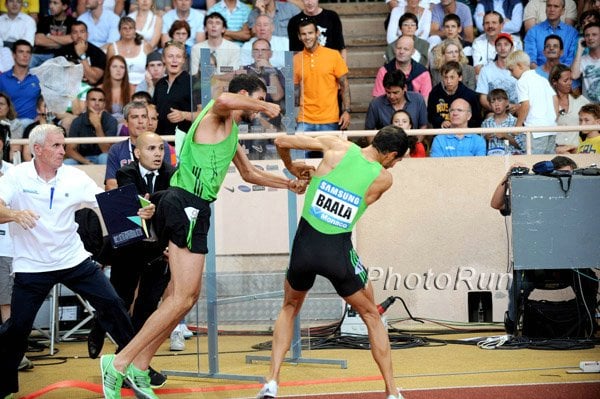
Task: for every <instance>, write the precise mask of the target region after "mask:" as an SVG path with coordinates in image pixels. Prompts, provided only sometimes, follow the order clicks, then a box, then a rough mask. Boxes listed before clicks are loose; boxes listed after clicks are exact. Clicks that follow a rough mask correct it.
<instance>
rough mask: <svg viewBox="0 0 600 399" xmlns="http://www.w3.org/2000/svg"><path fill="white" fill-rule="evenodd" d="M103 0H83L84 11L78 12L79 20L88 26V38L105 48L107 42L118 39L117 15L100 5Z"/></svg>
mask: <svg viewBox="0 0 600 399" xmlns="http://www.w3.org/2000/svg"><path fill="white" fill-rule="evenodd" d="M103 4H104V0H85V8H86V10H87V11H86V12H84V13H83V14H79V17H78V18H77V19H78V20H79V21H82V22H85V24H86V25H87V28H88V35H89V36H88V40H89V41H90V42H91V43H93V44H94V45H95V46H97V47H100V48H102V49H105V48H106V46H107V45H108V44H109V43H112V42H116V41H117V40H119V17H117V16H116V15H115V13H114V12H112V11H111V10H107V9H105V8H104V7H103V6H102V5H103Z"/></svg>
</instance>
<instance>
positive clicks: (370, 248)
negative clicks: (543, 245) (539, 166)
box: [84, 155, 600, 322]
mask: <svg viewBox="0 0 600 399" xmlns="http://www.w3.org/2000/svg"><path fill="white" fill-rule="evenodd" d="M549 158H551V157H550V156H521V157H512V158H503V157H479V158H446V159H432V158H425V159H405V160H403V161H402V162H401V163H399V164H397V165H396V167H395V168H394V169H392V173H393V175H394V185H393V186H392V188H391V189H390V190H389V192H387V193H386V194H385V195H384V196H383V197H382V198H381V199H380V200H379V201H378V202H377V203H375V204H374V205H373V206H371V207H370V208H369V209H368V210H367V212H366V213H365V215H364V216H363V218H362V219H361V221H360V223H359V224H358V225H357V228H356V231H355V241H356V248H357V250H358V253H359V254H360V256H361V258H362V260H363V262H364V263H365V264H366V265H367V266H368V267H369V268H370V277H371V279H372V281H373V283H374V287H375V289H376V300H377V301H382V300H383V299H385V298H387V297H388V296H400V297H402V298H403V299H404V300H405V301H406V304H407V306H408V308H409V310H410V312H411V313H412V314H413V315H414V316H419V317H424V318H435V319H443V320H452V321H460V322H466V321H468V320H469V314H468V303H467V297H468V293H469V292H471V291H490V292H491V294H492V298H493V300H492V307H493V320H494V321H501V320H502V319H503V314H504V311H505V310H506V307H507V290H506V288H507V284H508V282H509V279H508V276H507V275H506V271H507V267H508V255H507V252H508V239H507V233H506V227H505V218H504V217H502V216H501V215H500V214H499V212H498V211H495V210H493V209H492V208H490V206H489V201H490V197H491V194H492V192H493V190H494V189H495V187H496V185H497V184H498V182H499V181H500V179H501V178H502V175H503V174H504V173H505V172H506V170H507V169H508V168H509V167H510V165H512V163H514V162H516V161H518V162H521V163H525V164H527V165H532V164H533V163H535V162H537V161H540V160H546V159H549ZM572 158H573V159H575V161H576V162H577V163H578V164H579V165H580V166H587V165H589V164H592V163H597V164H600V155H576V156H575V155H574V156H572ZM255 164H257V165H259V166H260V167H263V168H265V169H268V170H273V171H274V172H276V173H280V171H281V165H280V164H279V162H278V161H261V162H256V163H255ZM84 169H85V170H87V171H88V172H89V173H90V175H92V176H93V177H94V178H96V179H97V181H99V182H101V181H102V177H103V171H102V169H101V168H99V167H85V168H84ZM599 184H600V179H599ZM287 200H288V193H287V191H286V190H273V189H264V188H262V187H252V186H251V185H247V184H245V183H243V182H242V181H241V179H240V177H239V175H238V174H237V172H236V171H235V170H234V169H233V168H232V169H231V170H230V173H229V174H228V176H227V178H226V181H225V184H224V186H223V188H222V189H221V192H220V194H219V200H217V202H216V203H215V217H216V223H215V226H213V227H214V228H215V233H216V246H217V255H218V260H217V267H218V270H219V271H220V272H234V271H235V272H257V273H261V272H264V273H266V272H272V271H277V270H279V271H283V270H280V269H282V264H281V262H274V263H276V264H275V265H272V266H270V265H268V263H269V262H265V261H264V259H261V257H260V255H261V254H271V255H272V254H285V253H287V252H288V242H289V238H288V222H287ZM301 204H302V197H299V198H298V209H300V208H301ZM599 222H600V221H595V223H596V224H598V223H599ZM582 245H585V244H584V243H582ZM599 256H600V249H599ZM219 259H223V260H224V259H227V260H226V261H223V262H219ZM232 259H235V260H234V261H233V260H232ZM266 263H267V264H266ZM388 314H389V316H390V317H394V318H396V317H405V316H406V312H405V311H404V309H403V308H402V306H400V305H398V304H397V305H394V306H393V307H392V308H390V311H389V312H388Z"/></svg>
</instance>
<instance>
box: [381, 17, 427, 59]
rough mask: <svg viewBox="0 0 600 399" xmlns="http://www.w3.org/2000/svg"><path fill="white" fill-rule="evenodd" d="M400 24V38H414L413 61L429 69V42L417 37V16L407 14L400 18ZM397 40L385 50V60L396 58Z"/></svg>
mask: <svg viewBox="0 0 600 399" xmlns="http://www.w3.org/2000/svg"><path fill="white" fill-rule="evenodd" d="M399 24H400V36H407V37H412V38H413V40H414V46H415V52H414V54H413V56H412V58H413V60H415V61H417V62H418V63H420V64H422V65H423V66H425V67H427V65H428V57H429V42H428V41H427V40H423V39H421V38H420V37H418V36H416V35H415V32H416V31H417V28H418V27H419V22H418V20H417V16H416V15H415V14H412V13H410V12H407V13H405V14H404V15H402V16H401V17H400V21H399ZM397 40H398V39H396V40H395V41H393V42H392V43H390V44H388V46H387V48H386V50H385V59H386V60H388V61H390V60H391V59H392V58H394V56H395V50H396V41H397Z"/></svg>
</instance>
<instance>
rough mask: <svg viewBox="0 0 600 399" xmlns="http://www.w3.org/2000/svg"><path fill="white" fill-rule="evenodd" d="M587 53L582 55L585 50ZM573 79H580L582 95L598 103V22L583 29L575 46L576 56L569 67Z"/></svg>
mask: <svg viewBox="0 0 600 399" xmlns="http://www.w3.org/2000/svg"><path fill="white" fill-rule="evenodd" d="M586 48H587V49H588V50H589V53H588V54H586V55H583V51H584V50H585V49H586ZM571 76H572V77H573V79H579V78H580V77H581V78H582V81H583V94H584V95H585V96H586V97H587V98H589V99H590V100H591V101H592V102H595V103H600V22H595V23H590V24H587V25H586V26H585V27H584V28H583V39H581V40H579V43H578V45H577V55H576V56H575V60H574V61H573V65H571Z"/></svg>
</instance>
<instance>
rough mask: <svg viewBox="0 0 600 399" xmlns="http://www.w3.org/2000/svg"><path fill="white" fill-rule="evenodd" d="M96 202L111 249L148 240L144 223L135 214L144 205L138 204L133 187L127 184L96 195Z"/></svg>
mask: <svg viewBox="0 0 600 399" xmlns="http://www.w3.org/2000/svg"><path fill="white" fill-rule="evenodd" d="M96 200H97V201H98V206H99V207H100V212H101V213H102V218H103V219H104V223H105V224H106V230H108V236H109V238H110V243H111V245H112V246H113V248H120V247H123V246H125V245H128V244H132V243H134V242H137V241H141V240H144V239H146V238H148V236H149V235H148V229H147V227H146V221H145V220H143V219H142V218H140V217H139V216H138V214H137V212H138V210H139V209H140V208H141V207H142V206H144V204H143V203H141V202H140V201H141V199H140V197H139V196H138V193H137V190H136V188H135V185H133V184H127V185H125V186H122V187H119V188H115V189H114V190H110V191H105V192H103V193H100V194H96ZM144 201H145V200H144Z"/></svg>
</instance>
